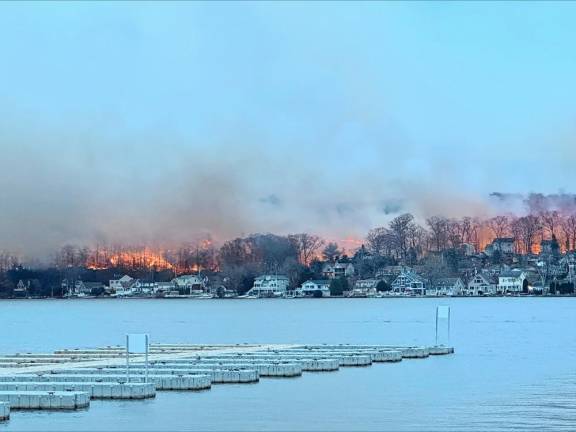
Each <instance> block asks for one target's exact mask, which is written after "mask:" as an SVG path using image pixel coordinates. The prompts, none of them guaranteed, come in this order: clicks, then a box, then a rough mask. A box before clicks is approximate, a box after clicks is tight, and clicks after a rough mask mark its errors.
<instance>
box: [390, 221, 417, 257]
mask: <svg viewBox="0 0 576 432" xmlns="http://www.w3.org/2000/svg"><path fill="white" fill-rule="evenodd" d="M414 225H415V224H414V216H412V215H411V214H410V213H405V214H403V215H400V216H398V217H395V218H394V219H392V221H390V225H389V226H390V230H389V231H390V233H392V235H393V236H394V237H395V242H394V243H395V245H396V246H397V248H398V250H397V255H398V257H399V258H403V259H405V258H406V253H407V251H408V236H409V235H410V232H411V230H413V228H414Z"/></svg>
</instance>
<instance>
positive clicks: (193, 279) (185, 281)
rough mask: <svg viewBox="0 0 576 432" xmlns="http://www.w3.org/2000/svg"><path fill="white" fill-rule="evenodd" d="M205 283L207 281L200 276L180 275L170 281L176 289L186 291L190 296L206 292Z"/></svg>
mask: <svg viewBox="0 0 576 432" xmlns="http://www.w3.org/2000/svg"><path fill="white" fill-rule="evenodd" d="M207 282H208V279H207V278H206V277H202V276H201V275H181V276H178V277H176V278H174V279H172V283H173V284H174V285H175V288H176V289H181V290H184V291H188V292H189V293H190V294H192V293H193V292H197V293H202V292H205V291H207Z"/></svg>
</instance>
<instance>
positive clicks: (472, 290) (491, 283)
mask: <svg viewBox="0 0 576 432" xmlns="http://www.w3.org/2000/svg"><path fill="white" fill-rule="evenodd" d="M497 287H498V280H497V279H496V278H494V276H491V275H489V274H487V273H476V274H475V275H474V276H473V277H472V279H470V280H469V281H468V284H467V286H466V289H465V290H464V291H463V294H465V295H470V296H482V295H494V294H496V291H497Z"/></svg>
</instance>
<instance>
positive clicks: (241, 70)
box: [0, 2, 576, 245]
mask: <svg viewBox="0 0 576 432" xmlns="http://www.w3.org/2000/svg"><path fill="white" fill-rule="evenodd" d="M575 21H576V3H570V2H558V3H554V2H542V3H537V2H510V3H504V2H498V3H497V2H478V3H473V2H460V3H456V2H430V3H424V2H412V3H396V2H389V3H384V2H382V3H376V2H367V3H357V2H354V3H344V2H335V3H328V2H319V3H304V2H286V3H279V2H274V3H272V2H270V3H260V2H257V3H240V2H229V3H224V2H218V3H183V2H174V3H166V2H156V3H152V2H147V3H137V2H127V3H116V2H114V3H113V2H104V3H97V2H91V3H68V2H60V3H57V2H51V3H49V2H46V3H42V2H37V3H36V2H35V3H32V2H25V3H2V4H1V5H0V48H1V49H0V52H1V55H2V70H1V72H0V114H1V119H0V134H1V135H2V136H1V141H0V145H1V146H2V150H3V154H4V157H3V159H4V163H2V170H1V172H0V180H1V181H2V183H3V184H4V192H2V193H0V204H1V205H2V206H5V207H6V208H8V209H9V210H8V211H7V216H6V217H5V218H6V219H7V221H8V222H6V223H4V227H3V228H1V227H0V243H1V242H2V241H4V242H5V243H7V244H9V245H12V244H14V243H22V242H24V243H26V242H30V243H31V242H32V241H34V240H33V239H34V238H36V239H37V238H38V236H39V235H40V233H39V232H36V231H35V229H34V228H33V227H35V226H37V225H38V223H37V222H38V219H37V218H36V215H32V213H34V214H40V215H41V219H40V225H42V233H46V232H50V235H48V236H47V239H46V244H47V245H51V244H57V243H61V242H63V241H83V240H85V239H86V238H91V237H93V236H99V235H100V236H114V235H116V234H117V232H118V231H119V232H122V233H126V232H128V233H132V234H134V235H143V234H146V235H148V234H149V235H150V236H151V237H152V238H154V239H155V238H157V237H159V236H162V235H165V233H166V232H167V231H171V230H172V229H173V230H174V233H172V234H170V235H174V236H176V235H177V233H178V232H181V229H182V227H183V225H185V226H186V227H187V228H186V230H187V232H189V233H190V234H192V233H193V232H195V231H198V232H212V231H218V232H219V233H221V234H220V235H221V236H223V237H227V236H232V235H238V234H242V233H247V232H251V231H260V230H264V231H266V230H271V231H294V230H304V229H306V230H316V231H321V233H323V234H324V235H332V234H334V235H340V233H341V234H342V235H348V234H358V233H363V232H365V231H366V230H367V229H369V228H370V227H373V226H375V225H378V224H381V223H384V222H385V221H386V220H387V218H389V216H390V215H387V214H385V212H383V211H382V209H383V208H384V207H386V206H387V204H389V203H390V202H394V203H400V207H401V208H402V210H409V211H413V212H415V213H416V214H420V215H423V216H426V215H429V214H431V213H440V212H446V213H449V214H452V213H457V214H463V213H471V212H472V213H474V212H478V211H488V210H486V209H484V206H485V198H486V196H487V194H488V193H489V192H492V191H503V192H520V193H526V192H531V191H536V192H557V191H560V190H564V191H571V190H572V184H573V183H574V180H575V177H576V174H575V170H574V165H575V162H576V150H575V148H576V147H575V146H574V144H573V141H574V130H575V114H576V113H575V101H576V97H575V96H576V92H575V90H576V89H575V87H576V84H575V82H576V80H574V77H575V76H576V52H575V51H574V48H573V44H574V40H576V28H575V27H574V25H573V23H574V22H575ZM24 173H25V174H24ZM23 196H25V197H26V198H25V199H22V197H23ZM271 197H272V199H270V198H271ZM119 202H122V203H123V204H122V205H118V203H119ZM152 208H153V210H152ZM31 209H35V211H34V212H32V211H31ZM55 209H57V211H56V210H55ZM63 214H65V215H68V216H63ZM70 215H71V216H70ZM95 215H98V217H96V216H95ZM232 215H234V217H233V218H232V217H231V216H232ZM67 217H71V218H73V219H72V220H73V221H74V222H75V223H74V224H72V225H73V226H74V228H73V229H71V227H70V225H71V223H70V219H67ZM103 219H106V220H107V221H108V222H107V223H105V222H103V221H102V220H103ZM135 219H137V222H135ZM231 219H234V221H232V222H231ZM111 227H113V228H111ZM28 237H30V238H28Z"/></svg>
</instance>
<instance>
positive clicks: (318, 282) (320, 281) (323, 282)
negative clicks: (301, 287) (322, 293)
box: [304, 279, 330, 285]
mask: <svg viewBox="0 0 576 432" xmlns="http://www.w3.org/2000/svg"><path fill="white" fill-rule="evenodd" d="M304 283H305V284H307V283H313V284H316V285H330V281H329V280H326V279H315V280H312V279H310V280H307V281H306V282H304Z"/></svg>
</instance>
